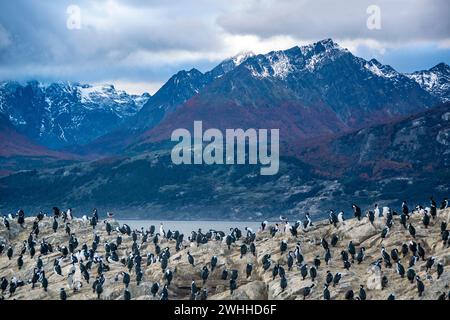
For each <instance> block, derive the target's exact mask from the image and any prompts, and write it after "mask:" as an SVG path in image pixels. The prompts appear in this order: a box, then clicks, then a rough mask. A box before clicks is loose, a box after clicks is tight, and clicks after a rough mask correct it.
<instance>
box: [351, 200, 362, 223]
mask: <svg viewBox="0 0 450 320" xmlns="http://www.w3.org/2000/svg"><path fill="white" fill-rule="evenodd" d="M352 208H353V215H354V216H355V218H356V219H358V221H361V215H362V214H361V208H360V207H358V206H357V205H356V204H352Z"/></svg>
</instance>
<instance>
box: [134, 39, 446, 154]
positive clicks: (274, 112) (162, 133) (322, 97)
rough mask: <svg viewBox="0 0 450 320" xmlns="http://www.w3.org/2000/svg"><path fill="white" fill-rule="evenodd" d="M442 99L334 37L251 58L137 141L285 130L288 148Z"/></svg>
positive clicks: (191, 99)
mask: <svg viewBox="0 0 450 320" xmlns="http://www.w3.org/2000/svg"><path fill="white" fill-rule="evenodd" d="M438 102H439V99H437V98H436V97H434V96H433V95H431V94H430V93H429V92H427V91H425V90H424V89H422V88H421V87H420V85H419V84H418V83H416V82H415V81H413V80H411V79H410V78H408V77H406V76H404V75H402V74H400V73H398V72H396V71H395V70H394V69H393V68H391V67H390V66H384V65H382V64H380V63H379V62H378V61H376V60H371V61H366V60H364V59H361V58H358V57H355V56H354V55H352V54H351V53H350V52H349V51H348V50H346V49H343V48H341V47H339V45H337V44H336V43H334V42H333V41H331V40H330V39H328V40H324V41H321V42H318V43H315V44H313V45H309V46H304V47H294V48H291V49H289V50H286V51H276V52H270V53H268V54H266V55H257V56H249V57H247V58H246V59H245V60H243V62H242V63H240V64H239V65H237V66H236V67H235V68H234V69H232V70H230V71H229V72H227V73H226V74H225V75H223V76H222V77H220V78H217V79H215V80H214V81H213V82H211V83H210V84H208V85H207V86H205V87H204V88H203V90H201V91H200V92H199V93H198V94H196V95H195V96H193V97H192V98H190V99H189V100H187V101H186V102H185V103H184V104H183V105H182V106H179V107H178V108H177V109H176V111H175V112H172V113H171V114H169V115H167V116H166V118H164V120H163V121H162V122H161V123H160V124H158V125H157V126H156V127H155V128H153V129H152V130H149V131H147V132H146V133H144V134H143V135H142V136H141V137H140V138H139V139H138V142H137V145H139V146H141V145H142V144H143V143H148V142H154V141H159V140H164V139H167V138H168V137H170V134H171V132H172V131H173V130H174V129H176V128H188V129H189V128H191V127H192V124H193V121H194V120H202V121H203V122H204V127H205V128H207V127H215V128H221V129H224V128H279V129H280V138H281V140H282V141H283V142H284V144H285V150H291V149H295V148H296V146H297V143H298V142H299V141H301V140H304V139H306V138H312V137H318V136H326V135H334V134H337V133H342V132H346V131H349V130H353V129H357V128H362V127H364V126H367V125H372V124H376V123H382V122H385V121H388V120H390V119H396V118H399V117H402V116H404V115H408V114H412V113H415V112H418V111H420V110H425V109H426V108H428V107H430V106H433V105H435V104H436V103H438Z"/></svg>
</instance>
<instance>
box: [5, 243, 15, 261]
mask: <svg viewBox="0 0 450 320" xmlns="http://www.w3.org/2000/svg"><path fill="white" fill-rule="evenodd" d="M13 253H14V251H13V248H12V247H11V246H9V248H8V251H6V256H7V257H8V260H11V258H12V256H13Z"/></svg>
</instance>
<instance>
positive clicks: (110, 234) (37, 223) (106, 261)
mask: <svg viewBox="0 0 450 320" xmlns="http://www.w3.org/2000/svg"><path fill="white" fill-rule="evenodd" d="M448 207H449V203H448V200H447V199H445V200H444V201H443V202H442V204H441V206H440V209H441V210H442V209H446V208H448ZM352 208H353V215H354V218H355V219H357V220H358V221H360V220H362V218H363V213H362V210H361V208H360V207H358V206H357V205H355V204H353V205H352ZM411 215H420V216H421V223H422V224H423V226H424V227H425V228H428V226H429V225H430V223H431V221H432V220H436V219H438V218H439V212H438V209H437V204H436V202H435V201H434V199H433V198H431V199H430V207H426V208H424V207H422V206H417V207H416V208H415V209H414V210H410V209H409V208H408V205H407V203H406V202H405V201H404V202H403V203H402V207H401V212H400V213H397V212H395V211H393V210H391V209H390V208H388V207H383V208H379V207H378V206H377V205H375V208H374V210H373V211H372V210H369V211H367V213H366V214H365V216H366V217H367V219H368V221H369V222H370V223H371V224H374V222H375V221H376V220H379V221H381V219H382V221H383V222H384V223H385V224H384V227H383V228H382V231H381V242H383V240H384V239H386V238H387V237H389V235H390V231H391V229H392V227H393V224H394V217H396V218H395V220H398V221H399V222H400V225H401V227H402V228H404V229H405V230H407V231H408V233H409V235H410V240H409V241H405V242H404V243H403V244H402V246H401V247H400V248H399V249H397V248H394V249H392V250H391V251H390V252H388V251H387V250H386V249H385V247H383V246H382V247H381V252H380V256H379V259H377V260H376V261H374V262H373V263H372V267H373V268H375V269H377V270H379V271H380V270H381V269H382V268H395V270H396V272H397V273H398V275H399V276H400V277H401V278H405V277H406V279H405V281H409V282H411V283H415V284H416V288H417V294H418V296H419V297H421V296H422V294H423V292H424V291H425V284H424V281H423V279H421V277H420V276H419V275H418V274H417V272H416V271H415V265H416V263H417V262H418V261H420V260H421V261H425V265H426V273H427V277H433V276H432V272H433V273H435V277H436V279H440V278H441V276H442V274H443V273H444V264H443V263H442V262H441V261H436V258H435V257H433V256H430V255H429V254H427V252H426V250H425V248H424V246H423V245H421V243H420V241H416V228H415V227H414V225H413V224H412V222H410V217H411ZM33 218H34V219H33V220H32V226H31V228H30V229H28V228H27V226H26V223H27V220H26V219H25V213H24V211H23V210H19V211H18V212H17V214H16V215H15V216H12V215H11V214H10V215H8V216H4V217H3V227H4V228H6V229H7V231H8V232H10V231H11V225H12V224H13V223H17V224H18V225H19V226H20V227H21V228H22V229H23V230H29V233H28V231H27V234H28V238H27V240H24V241H23V244H22V248H21V250H20V251H19V252H15V250H14V248H17V246H14V244H13V243H9V244H8V241H7V240H6V239H4V240H3V241H2V240H1V239H0V256H1V255H4V254H5V255H6V257H7V258H8V260H9V261H10V262H11V261H14V260H15V261H16V268H17V270H21V269H22V268H23V266H24V256H25V255H29V257H30V259H31V260H32V261H33V262H34V267H33V272H32V275H31V277H30V278H29V279H20V278H19V277H16V276H13V277H12V278H11V279H7V278H6V277H5V276H3V275H1V274H0V276H1V278H0V298H1V299H4V298H6V297H7V298H11V299H14V295H15V293H16V290H18V289H19V288H20V287H24V286H31V289H34V288H35V287H36V286H37V285H39V284H40V287H41V288H42V290H44V291H45V292H47V288H48V286H49V277H48V276H47V275H46V271H45V268H44V267H46V265H44V262H43V261H44V260H43V257H45V256H47V255H49V254H51V253H57V255H56V257H55V259H54V260H53V265H52V270H53V272H54V273H55V274H57V275H59V276H63V272H62V268H61V265H62V262H63V261H69V263H70V268H69V270H68V272H67V273H66V274H65V277H66V278H67V287H68V289H67V288H64V287H62V288H60V292H59V297H60V299H61V300H66V299H67V297H68V295H69V294H70V291H73V292H77V291H79V290H80V289H81V288H82V287H83V285H84V282H86V284H87V285H88V286H90V287H91V289H92V292H93V294H94V295H95V296H96V297H97V298H98V299H100V298H101V297H102V293H103V292H104V287H105V285H107V284H106V282H105V274H106V273H108V272H111V268H110V264H111V263H115V264H120V265H121V266H122V269H123V271H120V272H119V273H117V274H115V275H114V282H116V283H117V282H120V281H121V282H122V283H123V286H124V287H123V299H125V300H130V299H131V298H132V296H131V293H130V290H129V286H130V283H131V282H132V281H133V279H132V278H134V281H135V283H136V285H137V286H139V284H140V283H141V282H142V281H143V278H144V271H145V269H144V270H143V268H146V267H148V266H149V265H151V264H156V263H158V264H160V266H161V272H162V275H163V279H164V283H161V284H160V283H159V282H158V281H155V282H154V283H153V284H152V285H151V287H150V292H149V295H151V296H153V297H154V298H156V297H159V298H160V299H161V300H167V299H169V290H168V288H169V286H170V284H171V282H172V281H173V278H174V271H173V270H174V266H173V265H172V264H176V263H177V261H178V260H170V259H169V258H170V257H171V254H173V252H171V251H170V248H169V247H168V246H167V247H165V248H162V247H161V246H162V241H161V239H165V241H167V242H169V243H172V244H174V247H175V251H176V252H178V251H180V250H184V249H187V254H186V257H185V258H186V259H187V261H188V263H189V264H190V265H192V266H195V267H196V261H195V258H194V256H193V255H192V254H191V252H190V250H189V248H190V247H192V246H194V247H198V246H203V245H207V244H208V242H211V241H216V242H218V243H223V245H224V246H226V248H227V249H228V250H234V248H235V247H238V248H239V253H240V255H239V256H240V258H243V257H244V256H246V255H247V254H251V255H253V256H255V257H256V256H257V252H258V248H257V242H256V238H257V232H254V231H253V230H252V229H251V228H248V227H246V228H245V229H244V230H241V229H239V228H231V229H230V232H229V233H228V234H226V233H225V232H223V231H217V230H209V231H208V232H206V233H203V232H202V230H201V229H199V230H198V231H197V232H196V231H192V233H191V235H190V236H189V237H188V238H187V239H184V235H183V234H182V233H181V232H179V231H171V230H168V231H167V232H166V231H165V230H164V226H163V225H162V224H161V225H160V227H159V232H157V230H156V227H155V226H154V225H152V226H150V228H149V229H148V230H144V228H141V230H132V228H131V227H130V226H128V225H127V224H123V225H121V226H120V225H119V226H117V227H113V225H112V224H111V221H110V220H108V219H106V220H104V221H103V223H104V225H105V231H106V234H107V237H105V239H101V237H100V235H99V234H98V232H97V230H98V224H99V221H100V220H99V215H98V212H97V210H96V209H94V210H93V212H92V215H91V216H89V217H88V216H83V218H82V219H81V220H82V221H85V223H86V225H87V224H89V225H90V226H91V227H92V230H93V231H94V237H93V241H92V243H90V244H89V243H82V244H81V243H79V241H78V239H77V236H76V234H75V233H74V232H73V231H72V230H71V222H72V220H74V219H76V218H74V217H73V215H72V210H71V209H69V210H67V211H61V210H59V209H58V208H56V207H54V208H53V216H52V217H47V215H45V214H43V213H39V214H37V215H36V216H35V217H33ZM108 218H112V214H109V213H108ZM44 219H51V221H52V223H51V228H52V232H53V233H55V234H56V233H57V232H64V233H65V236H64V237H67V239H68V240H67V245H65V244H64V245H63V244H60V245H58V246H57V247H56V248H54V247H53V246H52V244H51V242H48V241H47V240H46V239H45V238H40V237H39V234H40V229H41V228H42V221H44ZM345 219H346V218H345V216H344V212H342V211H341V212H339V213H338V214H336V213H335V212H334V211H333V210H330V213H329V219H328V220H329V223H330V225H332V226H334V227H336V228H338V227H339V225H340V224H342V223H344V221H345ZM440 220H441V222H440V236H441V239H440V240H441V241H442V243H443V246H444V247H447V248H448V247H450V238H449V230H448V228H447V227H448V226H447V223H448V221H444V220H442V219H440ZM28 221H31V220H28ZM47 225H50V224H47ZM313 226H314V224H313V221H312V219H311V217H310V216H309V214H306V215H305V219H304V220H303V221H296V222H294V223H292V224H291V223H290V222H289V221H288V219H287V218H286V217H283V216H280V222H278V223H275V224H273V225H269V223H268V222H267V221H264V222H262V223H261V227H260V229H259V230H258V232H267V231H269V234H270V235H271V237H272V238H274V237H275V235H277V234H280V233H286V234H290V235H291V236H292V237H293V238H297V237H298V235H299V233H300V232H305V233H307V232H308V230H310V229H311V228H313ZM1 227H2V226H0V228H1ZM96 228H97V229H96ZM0 230H1V229H0ZM124 237H129V239H131V247H125V248H124V245H125V243H124V241H123V240H124ZM111 238H113V240H111ZM338 241H340V239H339V237H338V236H336V235H333V237H332V238H331V239H330V242H328V240H327V239H326V238H325V237H322V238H321V241H320V244H321V247H322V248H323V253H322V258H321V255H320V254H317V255H315V258H314V260H313V262H312V264H311V265H310V266H309V265H308V264H307V263H306V261H305V257H304V256H303V254H302V250H301V243H300V242H297V245H296V247H295V250H288V242H287V241H286V240H282V241H281V242H280V243H279V250H280V254H281V255H282V256H284V257H286V259H285V260H283V261H286V263H285V264H284V263H280V260H278V261H277V262H275V261H272V259H271V258H272V257H271V253H265V254H263V255H262V254H261V255H262V259H261V266H262V272H263V273H267V272H271V274H272V280H275V279H276V278H277V277H279V285H280V288H281V290H282V291H284V290H285V289H286V288H287V286H288V281H287V276H288V275H287V274H288V272H292V270H293V268H294V267H296V268H298V269H299V271H300V275H301V277H302V279H303V280H304V279H306V278H307V277H309V278H310V279H311V281H312V284H311V285H308V286H306V287H303V288H301V290H300V291H299V292H300V295H302V296H303V299H306V298H307V297H308V296H309V295H310V294H311V292H312V291H313V290H315V289H314V287H315V286H316V284H317V275H318V270H319V268H320V266H321V264H322V261H323V262H324V263H325V265H328V264H329V262H330V260H331V259H332V251H331V249H332V248H333V247H335V246H336V245H337V243H338ZM143 244H147V246H146V248H147V250H146V252H143ZM102 245H103V248H104V253H102V254H100V253H99V250H98V249H99V247H100V246H102ZM149 246H150V247H151V246H153V249H154V250H153V251H152V252H150V251H148V249H149ZM365 251H366V249H365V248H364V247H360V248H357V247H356V245H355V244H354V243H353V241H350V242H349V243H348V245H347V250H342V251H341V252H340V258H341V259H342V266H343V268H344V269H346V270H350V268H352V266H353V265H354V264H361V263H363V262H364V261H365ZM409 254H411V255H410V259H409V261H408V264H407V265H404V264H402V260H403V258H406V257H407V256H408V255H409ZM47 263H50V261H48V262H47ZM169 264H170V265H169ZM217 267H218V257H217V256H216V255H213V256H212V257H211V259H210V261H209V263H207V264H205V265H203V266H202V267H201V270H200V278H201V284H198V283H196V281H195V280H192V282H191V285H190V295H189V296H190V299H195V300H205V299H207V298H208V290H207V289H206V286H205V283H207V281H208V278H209V276H210V274H211V273H212V272H213V271H214V270H215V269H216V268H217ZM286 269H287V270H286ZM47 270H48V266H47ZM77 270H79V274H81V276H82V279H81V278H77V277H75V274H76V272H77ZM193 270H195V269H193ZM253 271H254V265H253V264H252V263H247V264H246V268H245V279H248V278H250V277H251V275H252V272H253ZM240 277H241V278H240ZM242 277H244V276H240V275H239V271H238V270H237V269H231V270H228V269H227V268H223V270H222V272H221V274H220V279H221V280H223V281H224V283H227V284H228V288H229V290H230V293H231V295H232V294H233V292H234V291H235V290H236V289H237V288H238V280H239V279H242ZM342 277H343V275H342V273H340V272H336V273H335V274H333V273H331V272H330V271H327V273H326V276H325V283H324V284H323V292H322V295H321V296H322V297H323V299H325V300H329V299H331V294H330V286H333V287H335V286H338V285H339V282H340V280H341V279H342ZM388 282H389V279H388V278H387V276H386V275H385V276H383V277H382V279H381V286H382V289H383V288H385V287H386V286H387V284H388ZM438 294H439V295H438V296H437V299H439V300H445V299H450V292H448V293H446V292H440V293H438ZM345 299H348V300H353V299H359V300H365V299H367V294H366V290H365V289H364V286H363V285H361V286H360V288H359V290H358V291H357V292H354V291H353V289H349V290H348V291H346V292H345ZM387 299H389V300H394V299H395V295H394V294H390V295H389V296H388V297H387Z"/></svg>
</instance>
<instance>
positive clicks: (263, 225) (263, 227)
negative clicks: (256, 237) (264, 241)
mask: <svg viewBox="0 0 450 320" xmlns="http://www.w3.org/2000/svg"><path fill="white" fill-rule="evenodd" d="M267 224H268V222H267V221H263V222H261V231H264V230H265V229H266V227H267Z"/></svg>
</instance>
